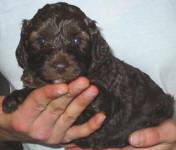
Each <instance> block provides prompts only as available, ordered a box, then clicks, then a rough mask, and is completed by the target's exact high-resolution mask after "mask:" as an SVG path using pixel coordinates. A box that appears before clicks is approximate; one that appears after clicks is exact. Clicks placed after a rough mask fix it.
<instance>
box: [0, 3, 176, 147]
mask: <svg viewBox="0 0 176 150" xmlns="http://www.w3.org/2000/svg"><path fill="white" fill-rule="evenodd" d="M16 56H17V60H18V63H19V65H20V66H21V67H22V68H23V69H24V72H23V75H22V81H23V83H24V89H22V90H18V91H14V92H13V93H12V94H10V95H9V96H7V97H6V99H5V100H4V102H3V110H4V112H7V113H10V112H13V111H14V110H16V109H17V107H18V106H19V105H20V104H21V103H22V102H23V101H24V99H25V97H26V96H27V95H28V94H29V93H30V92H31V91H32V90H34V89H35V88H38V87H41V86H44V85H46V84H48V83H53V84H54V83H61V82H66V83H69V82H70V81H72V80H74V79H76V78H77V77H79V76H86V77H87V78H88V79H89V80H90V82H91V83H92V84H94V85H96V86H97V87H98V89H99V91H100V92H99V95H98V96H97V97H96V99H95V100H94V101H93V102H92V103H91V104H90V105H89V106H88V107H87V109H86V110H85V111H84V112H83V113H82V115H81V116H80V117H79V118H78V120H77V121H76V122H75V124H81V123H84V122H86V121H88V120H89V119H90V118H91V117H92V116H93V115H95V114H96V113H98V112H104V113H105V114H106V116H107V118H106V120H105V122H104V124H103V126H102V127H101V128H100V129H99V130H97V131H96V132H95V133H93V134H91V135H89V136H88V137H85V138H81V139H77V140H74V141H72V142H74V143H76V144H77V145H78V146H80V147H83V148H93V149H102V148H109V147H110V148H112V147H124V146H127V145H128V144H129V143H128V136H129V134H130V133H132V132H133V131H135V130H138V129H141V128H146V127H151V126H156V125H158V124H159V123H161V122H162V121H164V120H166V119H168V118H170V117H171V116H172V114H173V98H172V97H171V96H170V95H168V94H165V93H164V92H163V91H162V89H161V88H160V87H159V86H158V85H156V84H155V83H154V82H153V81H152V80H151V78H150V77H149V76H148V75H146V74H145V73H143V72H142V71H140V70H139V69H137V68H135V67H132V66H131V65H129V64H126V63H124V62H123V61H121V60H119V59H118V58H116V57H114V56H113V54H112V52H111V48H110V47H109V45H108V44H107V42H106V41H105V40H104V38H103V37H102V35H101V33H100V30H99V28H98V27H97V26H96V23H95V21H93V20H91V19H90V18H88V17H87V16H86V15H85V14H84V13H83V12H82V11H81V10H80V9H79V8H78V7H76V6H72V5H69V4H66V3H56V4H48V5H46V6H44V7H43V8H42V9H40V10H39V11H38V12H37V14H36V15H35V16H34V17H33V18H32V19H31V20H24V21H23V27H22V31H21V39H20V42H19V45H18V47H17V51H16ZM58 132H59V131H58Z"/></svg>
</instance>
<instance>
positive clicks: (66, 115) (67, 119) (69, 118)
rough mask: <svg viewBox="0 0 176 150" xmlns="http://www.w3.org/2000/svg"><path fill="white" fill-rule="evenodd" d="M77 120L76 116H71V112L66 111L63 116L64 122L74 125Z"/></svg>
mask: <svg viewBox="0 0 176 150" xmlns="http://www.w3.org/2000/svg"><path fill="white" fill-rule="evenodd" d="M76 118H77V117H76V115H74V114H70V113H69V112H67V111H65V113H64V115H63V122H66V123H73V122H75V120H76Z"/></svg>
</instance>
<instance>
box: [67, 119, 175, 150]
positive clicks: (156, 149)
mask: <svg viewBox="0 0 176 150" xmlns="http://www.w3.org/2000/svg"><path fill="white" fill-rule="evenodd" d="M129 143H130V144H131V146H128V147H124V148H114V149H113V148H109V149H106V150H176V121H174V120H168V121H165V122H164V123H162V124H161V125H159V126H157V127H154V128H146V129H141V130H138V131H135V132H134V133H132V134H131V135H130V137H129ZM66 150H91V149H81V148H78V147H76V146H73V147H69V148H66Z"/></svg>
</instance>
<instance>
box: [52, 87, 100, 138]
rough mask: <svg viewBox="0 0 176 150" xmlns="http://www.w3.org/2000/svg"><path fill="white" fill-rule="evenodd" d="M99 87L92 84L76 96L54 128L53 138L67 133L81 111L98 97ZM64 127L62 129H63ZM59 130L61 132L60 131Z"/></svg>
mask: <svg viewBox="0 0 176 150" xmlns="http://www.w3.org/2000/svg"><path fill="white" fill-rule="evenodd" d="M97 94H98V89H97V88H96V87H95V86H90V87H89V88H87V89H86V90H85V91H84V92H83V93H81V94H80V95H79V96H78V97H76V98H75V99H74V100H73V101H72V102H71V103H70V104H69V105H68V107H67V109H66V110H65V112H64V113H63V114H62V115H61V117H60V118H59V119H58V121H57V122H56V124H55V127H54V129H53V131H52V132H53V133H52V135H53V136H52V137H51V140H54V141H55V140H59V139H58V137H59V135H63V136H64V135H65V133H66V131H67V130H68V128H69V127H70V126H71V125H72V124H73V122H74V121H75V120H76V119H77V117H78V116H79V115H80V114H81V112H82V111H83V110H84V109H85V108H86V106H87V105H89V104H90V102H91V101H92V100H93V99H94V98H95V97H96V95H97ZM61 129H62V130H61ZM58 131H59V132H58Z"/></svg>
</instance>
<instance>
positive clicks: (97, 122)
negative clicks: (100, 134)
mask: <svg viewBox="0 0 176 150" xmlns="http://www.w3.org/2000/svg"><path fill="white" fill-rule="evenodd" d="M105 118H106V117H105V115H104V113H99V114H96V115H95V116H94V117H92V118H91V119H90V120H89V121H88V122H86V123H84V124H82V125H77V126H73V127H71V128H70V129H69V130H68V131H67V133H66V135H65V138H64V142H70V141H72V140H73V139H78V138H82V137H86V136H88V135H90V134H91V133H93V132H95V131H96V130H97V129H98V128H100V127H101V125H102V123H103V122H104V120H105Z"/></svg>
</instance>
